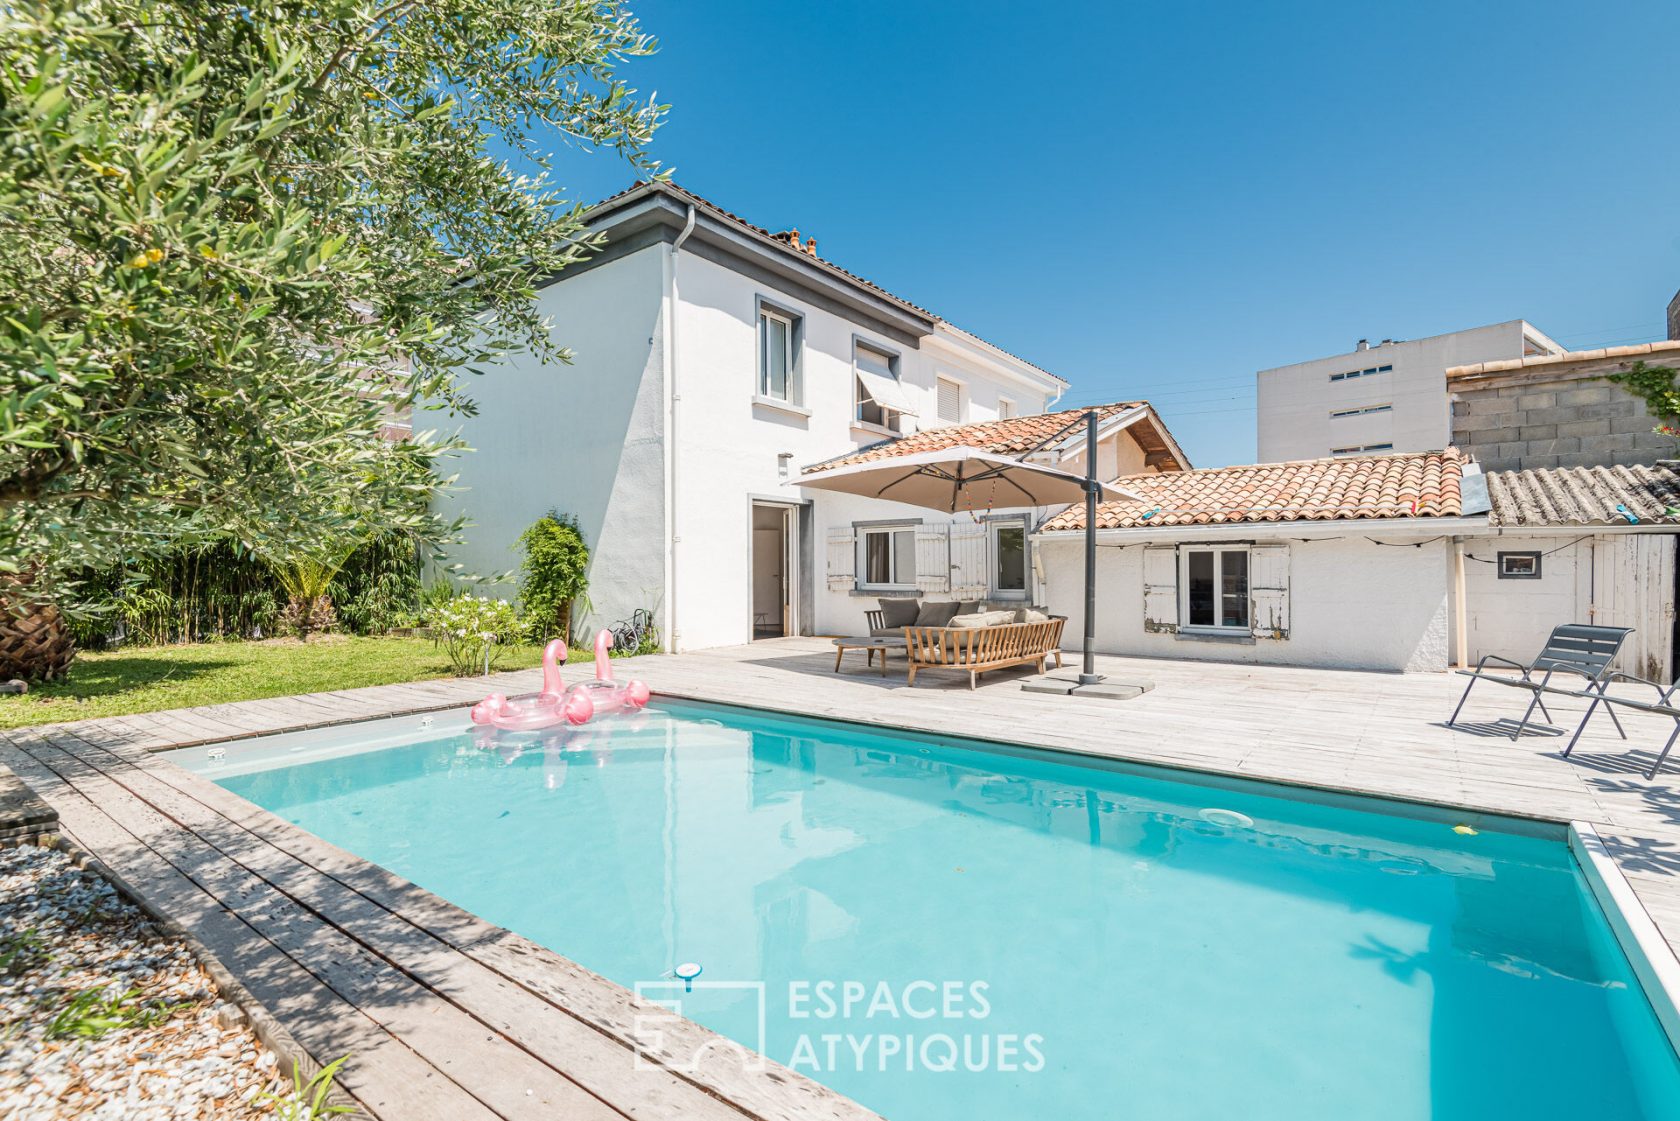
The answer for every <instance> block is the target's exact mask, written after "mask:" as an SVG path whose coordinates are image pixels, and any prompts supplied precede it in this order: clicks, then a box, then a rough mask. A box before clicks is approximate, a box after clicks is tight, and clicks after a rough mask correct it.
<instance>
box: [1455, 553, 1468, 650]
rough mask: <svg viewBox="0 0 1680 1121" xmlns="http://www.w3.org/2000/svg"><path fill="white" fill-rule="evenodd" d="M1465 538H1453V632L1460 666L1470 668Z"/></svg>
mask: <svg viewBox="0 0 1680 1121" xmlns="http://www.w3.org/2000/svg"><path fill="white" fill-rule="evenodd" d="M1464 591H1465V584H1464V538H1462V537H1454V538H1453V630H1454V632H1455V634H1454V637H1455V638H1456V639H1457V640H1458V641H1457V646H1458V664H1459V666H1460V667H1461V668H1465V669H1468V668H1469V666H1470V626H1469V618H1470V612H1469V607H1468V605H1467V604H1466V603H1465V602H1464Z"/></svg>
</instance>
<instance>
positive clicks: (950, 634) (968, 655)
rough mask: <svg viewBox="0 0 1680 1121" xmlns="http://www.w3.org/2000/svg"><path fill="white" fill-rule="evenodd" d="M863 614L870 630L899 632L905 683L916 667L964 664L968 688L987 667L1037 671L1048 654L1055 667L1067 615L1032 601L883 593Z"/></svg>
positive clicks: (1058, 663)
mask: <svg viewBox="0 0 1680 1121" xmlns="http://www.w3.org/2000/svg"><path fill="white" fill-rule="evenodd" d="M866 615H867V617H868V619H869V633H870V634H871V635H876V636H881V637H886V636H891V635H895V634H902V635H903V637H904V647H905V653H906V654H907V655H908V656H909V661H910V673H909V681H908V684H910V685H914V684H915V683H916V671H917V670H922V669H956V670H966V671H967V672H968V687H969V688H970V689H973V688H974V687H975V686H976V685H977V684H978V681H979V677H980V675H981V674H982V673H985V672H986V671H987V670H994V669H1003V668H1005V667H1007V666H1020V665H1036V666H1037V667H1038V670H1039V672H1040V673H1042V672H1044V668H1045V663H1046V661H1047V660H1048V659H1050V658H1052V657H1053V658H1055V659H1056V666H1057V667H1058V668H1060V667H1061V664H1062V650H1061V644H1062V627H1063V625H1064V624H1065V623H1066V622H1067V617H1066V616H1064V615H1051V614H1049V613H1048V612H1046V611H1043V610H1041V609H1039V608H1036V607H1023V606H1020V605H1010V604H987V603H984V602H978V601H973V602H955V601H943V602H941V601H932V600H930V601H917V600H913V599H883V600H881V607H880V609H879V610H876V611H870V612H867V613H866Z"/></svg>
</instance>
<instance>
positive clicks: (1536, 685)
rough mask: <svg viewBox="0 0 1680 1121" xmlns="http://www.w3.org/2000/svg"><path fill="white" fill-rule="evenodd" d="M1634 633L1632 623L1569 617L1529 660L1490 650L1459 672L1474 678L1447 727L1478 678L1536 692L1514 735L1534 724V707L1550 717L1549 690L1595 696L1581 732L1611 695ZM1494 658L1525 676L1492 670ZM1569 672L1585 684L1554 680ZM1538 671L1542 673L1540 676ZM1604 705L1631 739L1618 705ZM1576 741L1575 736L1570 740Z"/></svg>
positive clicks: (1578, 731)
mask: <svg viewBox="0 0 1680 1121" xmlns="http://www.w3.org/2000/svg"><path fill="white" fill-rule="evenodd" d="M1632 633H1633V628H1632V627H1593V626H1588V625H1586V624H1584V623H1566V624H1565V625H1563V626H1561V627H1558V628H1557V629H1556V630H1554V631H1553V632H1552V636H1551V637H1550V638H1548V639H1547V640H1546V646H1545V649H1543V650H1541V651H1540V653H1539V655H1538V656H1537V657H1536V658H1535V659H1534V661H1532V662H1530V663H1529V664H1528V665H1526V666H1525V665H1523V664H1522V663H1521V662H1513V661H1511V659H1509V658H1501V657H1499V656H1498V655H1497V654H1488V655H1486V656H1485V657H1483V658H1482V660H1481V661H1479V662H1477V663H1476V668H1475V669H1473V670H1469V669H1461V670H1459V671H1458V672H1459V673H1461V674H1463V675H1464V676H1465V677H1468V678H1470V679H1471V680H1470V684H1468V685H1466V686H1465V687H1464V696H1462V697H1460V698H1459V699H1458V707H1457V708H1455V709H1453V714H1452V716H1451V717H1449V718H1448V719H1447V727H1449V728H1450V727H1452V726H1453V724H1454V722H1455V721H1457V720H1458V714H1459V713H1460V712H1462V711H1463V710H1464V702H1465V701H1467V700H1469V699H1470V690H1472V689H1474V688H1475V687H1476V682H1478V681H1491V682H1493V683H1494V684H1496V685H1507V686H1510V687H1512V688H1515V689H1526V690H1527V691H1528V692H1529V694H1530V696H1529V702H1528V708H1527V710H1526V711H1524V712H1523V717H1522V720H1521V721H1520V722H1519V723H1518V724H1517V730H1516V731H1515V732H1512V733H1511V738H1512V739H1513V740H1515V739H1517V738H1518V737H1520V736H1521V735H1522V734H1523V732H1524V731H1525V730H1526V729H1527V728H1528V718H1529V717H1531V716H1533V715H1534V709H1535V707H1536V706H1538V707H1539V709H1540V713H1541V715H1543V716H1544V717H1545V718H1546V719H1547V720H1548V721H1550V720H1551V718H1552V714H1551V713H1550V712H1547V711H1546V702H1545V699H1544V698H1545V695H1546V694H1547V693H1551V694H1554V695H1556V696H1560V697H1591V698H1592V699H1593V703H1592V704H1591V705H1589V706H1588V707H1587V715H1586V717H1583V718H1582V720H1581V724H1580V727H1577V728H1576V729H1575V739H1579V738H1580V736H1581V729H1582V728H1585V727H1586V726H1587V720H1588V719H1590V718H1591V717H1592V714H1593V710H1594V709H1596V708H1598V702H1599V701H1600V700H1607V699H1608V698H1606V697H1605V695H1604V691H1605V690H1606V689H1608V688H1609V687H1610V675H1611V670H1610V663H1611V661H1612V660H1613V659H1614V658H1615V657H1616V653H1617V651H1619V650H1621V648H1622V643H1624V642H1626V641H1627V636H1628V635H1630V634H1632ZM1489 662H1495V663H1498V664H1499V665H1502V666H1509V667H1510V668H1511V669H1514V670H1518V671H1520V672H1521V673H1522V676H1521V677H1510V676H1507V675H1505V674H1496V673H1488V672H1487V666H1488V663H1489ZM1560 672H1561V673H1566V674H1572V675H1578V676H1580V677H1583V678H1585V679H1586V687H1585V688H1584V689H1581V688H1577V689H1565V688H1563V687H1562V686H1559V685H1553V684H1552V674H1554V673H1560ZM1536 674H1541V675H1543V676H1540V677H1538V678H1536V676H1535V675H1536ZM1604 711H1605V712H1608V713H1609V714H1610V720H1611V722H1612V723H1614V724H1615V725H1616V731H1617V732H1620V733H1621V737H1622V738H1623V739H1624V740H1625V739H1627V733H1626V732H1624V731H1622V722H1621V721H1620V720H1617V719H1616V711H1615V709H1613V708H1612V707H1610V706H1609V705H1605V706H1604ZM1569 744H1570V746H1571V747H1573V746H1574V745H1575V740H1574V739H1572V740H1570V741H1569Z"/></svg>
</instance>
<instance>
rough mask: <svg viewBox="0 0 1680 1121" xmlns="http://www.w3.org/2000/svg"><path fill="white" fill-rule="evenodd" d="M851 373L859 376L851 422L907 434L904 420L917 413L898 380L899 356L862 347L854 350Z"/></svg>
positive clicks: (869, 347)
mask: <svg viewBox="0 0 1680 1121" xmlns="http://www.w3.org/2000/svg"><path fill="white" fill-rule="evenodd" d="M852 369H853V373H854V374H855V375H856V376H855V377H853V379H852V381H853V384H854V391H855V393H856V404H855V409H854V411H853V414H852V419H853V420H855V421H857V422H858V423H860V424H867V425H871V426H873V427H875V428H884V429H886V430H887V431H889V432H902V431H904V417H905V416H906V415H909V414H912V413H914V411H915V410H914V409H912V408H911V407H910V399H909V396H908V395H907V394H906V393H905V392H904V386H903V384H902V383H900V382H899V380H898V356H897V355H896V354H888V353H887V352H886V351H884V350H876V349H875V348H874V347H871V346H865V345H863V344H862V343H859V344H857V345H856V347H855V348H854V350H853V354H852Z"/></svg>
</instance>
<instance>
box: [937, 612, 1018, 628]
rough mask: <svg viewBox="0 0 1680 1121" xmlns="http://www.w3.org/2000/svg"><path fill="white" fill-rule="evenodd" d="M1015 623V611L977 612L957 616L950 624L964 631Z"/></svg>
mask: <svg viewBox="0 0 1680 1121" xmlns="http://www.w3.org/2000/svg"><path fill="white" fill-rule="evenodd" d="M1014 621H1015V612H1013V611H976V612H973V613H972V614H968V615H958V616H955V617H954V618H953V619H952V620H951V622H950V623H949V625H950V626H952V627H961V628H964V629H967V628H971V627H997V626H1002V625H1003V624H1005V623H1013V622H1014Z"/></svg>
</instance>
